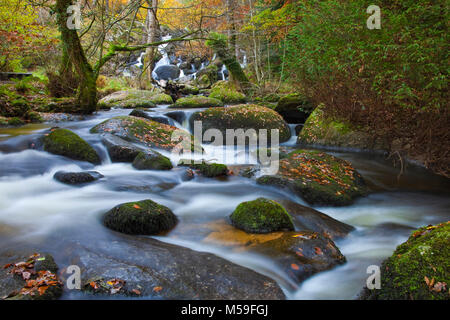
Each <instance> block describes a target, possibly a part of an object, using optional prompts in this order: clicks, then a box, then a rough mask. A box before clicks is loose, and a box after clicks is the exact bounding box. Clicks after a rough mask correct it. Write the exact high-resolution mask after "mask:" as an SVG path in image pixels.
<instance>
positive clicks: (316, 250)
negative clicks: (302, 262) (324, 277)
mask: <svg viewBox="0 0 450 320" xmlns="http://www.w3.org/2000/svg"><path fill="white" fill-rule="evenodd" d="M314 251H315V252H316V254H318V255H320V256H321V255H323V252H322V249H320V248H319V247H315V248H314Z"/></svg>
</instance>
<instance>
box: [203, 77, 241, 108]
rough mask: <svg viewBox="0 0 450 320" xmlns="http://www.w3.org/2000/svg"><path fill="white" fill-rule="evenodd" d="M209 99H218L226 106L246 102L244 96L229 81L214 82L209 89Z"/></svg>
mask: <svg viewBox="0 0 450 320" xmlns="http://www.w3.org/2000/svg"><path fill="white" fill-rule="evenodd" d="M209 97H210V98H214V99H218V100H220V101H222V102H224V103H226V104H238V103H244V102H246V101H247V99H246V97H245V95H244V94H243V93H242V92H239V91H238V90H237V88H236V87H235V85H233V83H232V82H229V81H219V82H216V83H215V84H214V85H213V86H212V88H211V92H210V94H209Z"/></svg>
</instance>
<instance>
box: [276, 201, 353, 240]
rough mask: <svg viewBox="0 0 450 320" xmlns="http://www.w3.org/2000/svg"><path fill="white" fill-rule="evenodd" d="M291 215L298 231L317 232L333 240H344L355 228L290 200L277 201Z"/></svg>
mask: <svg viewBox="0 0 450 320" xmlns="http://www.w3.org/2000/svg"><path fill="white" fill-rule="evenodd" d="M276 201H277V202H278V203H279V204H281V205H282V206H283V207H284V208H285V209H286V211H287V212H288V213H289V214H290V215H291V217H292V219H293V221H294V225H295V228H296V230H308V231H312V232H317V233H319V234H321V235H323V236H325V237H328V238H331V239H333V240H336V239H339V238H344V237H345V236H347V234H348V233H350V232H351V231H353V230H355V228H354V227H352V226H351V225H348V224H346V223H343V222H340V221H338V220H336V219H333V218H332V217H330V216H328V215H326V214H324V213H322V212H320V211H317V210H314V209H312V208H309V207H305V206H302V205H301V204H298V203H295V202H292V201H289V200H276Z"/></svg>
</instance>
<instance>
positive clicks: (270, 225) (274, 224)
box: [230, 198, 294, 233]
mask: <svg viewBox="0 0 450 320" xmlns="http://www.w3.org/2000/svg"><path fill="white" fill-rule="evenodd" d="M230 220H231V223H232V225H233V226H235V227H236V228H238V229H241V230H244V231H246V232H249V233H270V232H275V231H280V230H290V231H292V230H294V223H293V222H292V218H291V216H290V215H289V214H288V213H287V211H286V209H284V208H283V207H282V206H281V205H280V204H279V203H277V202H275V201H273V200H269V199H265V198H258V199H256V200H253V201H248V202H243V203H241V204H239V205H238V206H237V208H236V209H235V210H234V212H233V213H232V214H231V216H230Z"/></svg>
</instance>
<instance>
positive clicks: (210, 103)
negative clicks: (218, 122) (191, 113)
mask: <svg viewBox="0 0 450 320" xmlns="http://www.w3.org/2000/svg"><path fill="white" fill-rule="evenodd" d="M214 107H223V102H222V101H220V100H218V99H213V98H209V97H204V96H189V97H185V98H180V99H178V100H177V102H175V103H174V104H173V105H171V106H170V108H214Z"/></svg>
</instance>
